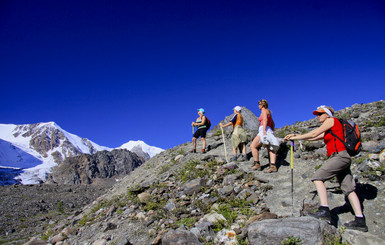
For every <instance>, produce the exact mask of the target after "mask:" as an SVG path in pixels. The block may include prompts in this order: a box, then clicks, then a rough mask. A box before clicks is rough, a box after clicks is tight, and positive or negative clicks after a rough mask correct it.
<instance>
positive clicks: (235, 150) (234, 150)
mask: <svg viewBox="0 0 385 245" xmlns="http://www.w3.org/2000/svg"><path fill="white" fill-rule="evenodd" d="M233 154H234V155H237V148H234V147H233Z"/></svg>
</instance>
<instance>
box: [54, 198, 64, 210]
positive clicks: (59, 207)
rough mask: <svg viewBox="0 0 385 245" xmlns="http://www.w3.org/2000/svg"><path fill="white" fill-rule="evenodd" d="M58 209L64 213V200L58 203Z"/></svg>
mask: <svg viewBox="0 0 385 245" xmlns="http://www.w3.org/2000/svg"><path fill="white" fill-rule="evenodd" d="M56 211H58V212H59V213H64V204H63V201H62V200H60V201H59V202H58V203H57V205H56Z"/></svg>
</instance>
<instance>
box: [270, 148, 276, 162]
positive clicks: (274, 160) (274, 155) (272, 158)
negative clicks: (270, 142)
mask: <svg viewBox="0 0 385 245" xmlns="http://www.w3.org/2000/svg"><path fill="white" fill-rule="evenodd" d="M269 155H270V163H271V164H275V163H276V161H277V154H275V153H274V152H273V151H271V150H269Z"/></svg>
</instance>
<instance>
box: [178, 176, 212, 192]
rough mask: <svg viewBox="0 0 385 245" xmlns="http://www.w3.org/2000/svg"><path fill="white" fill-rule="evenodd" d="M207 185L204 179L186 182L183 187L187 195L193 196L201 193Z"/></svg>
mask: <svg viewBox="0 0 385 245" xmlns="http://www.w3.org/2000/svg"><path fill="white" fill-rule="evenodd" d="M205 184H206V181H205V180H204V179H200V178H199V179H194V180H191V181H189V182H186V183H185V184H184V185H183V187H182V189H183V192H184V193H185V194H186V195H192V194H194V193H197V192H199V191H200V190H201V188H202V187H204V186H205Z"/></svg>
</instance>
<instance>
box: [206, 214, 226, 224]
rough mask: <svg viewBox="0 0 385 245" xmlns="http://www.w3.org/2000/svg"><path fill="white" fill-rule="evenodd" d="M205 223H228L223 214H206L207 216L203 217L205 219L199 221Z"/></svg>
mask: <svg viewBox="0 0 385 245" xmlns="http://www.w3.org/2000/svg"><path fill="white" fill-rule="evenodd" d="M203 221H207V222H210V223H212V224H214V223H216V222H218V221H224V222H226V218H225V217H223V215H222V214H218V213H211V214H206V215H205V216H203V218H201V219H200V220H199V223H201V222H203Z"/></svg>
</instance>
